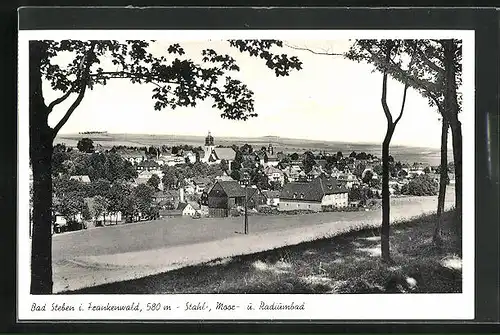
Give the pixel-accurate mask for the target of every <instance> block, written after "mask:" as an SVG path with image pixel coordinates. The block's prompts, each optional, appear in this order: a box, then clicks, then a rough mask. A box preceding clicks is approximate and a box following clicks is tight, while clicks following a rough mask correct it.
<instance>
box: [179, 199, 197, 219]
mask: <svg viewBox="0 0 500 335" xmlns="http://www.w3.org/2000/svg"><path fill="white" fill-rule="evenodd" d="M177 210H178V211H181V213H182V216H194V215H195V214H196V209H194V208H193V206H192V205H191V204H190V203H186V202H180V203H179V204H178V205H177Z"/></svg>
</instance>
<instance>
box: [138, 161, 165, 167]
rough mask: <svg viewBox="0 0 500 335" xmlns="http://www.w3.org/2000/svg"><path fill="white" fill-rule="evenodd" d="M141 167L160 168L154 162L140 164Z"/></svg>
mask: <svg viewBox="0 0 500 335" xmlns="http://www.w3.org/2000/svg"><path fill="white" fill-rule="evenodd" d="M139 166H144V167H158V166H160V165H159V164H158V163H156V162H155V161H153V160H147V161H143V162H140V163H139Z"/></svg>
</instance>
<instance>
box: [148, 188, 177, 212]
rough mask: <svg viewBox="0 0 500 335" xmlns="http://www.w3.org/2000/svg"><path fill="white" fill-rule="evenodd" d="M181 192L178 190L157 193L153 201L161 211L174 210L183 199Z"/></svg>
mask: <svg viewBox="0 0 500 335" xmlns="http://www.w3.org/2000/svg"><path fill="white" fill-rule="evenodd" d="M180 193H181V192H180V191H177V190H166V191H163V192H161V191H160V192H156V193H155V194H154V195H153V200H154V201H155V202H156V203H157V204H158V206H159V207H160V208H161V209H174V208H176V207H177V206H178V204H179V202H180V199H181V194H180Z"/></svg>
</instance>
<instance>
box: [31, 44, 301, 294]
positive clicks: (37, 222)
mask: <svg viewBox="0 0 500 335" xmlns="http://www.w3.org/2000/svg"><path fill="white" fill-rule="evenodd" d="M152 43H158V42H155V41H142V40H129V41H115V40H101V41H98V40H92V41H83V40H62V41H53V40H33V41H30V42H29V98H30V103H29V118H30V132H29V133H30V160H31V164H32V168H33V199H34V201H33V238H32V252H31V255H32V256H31V293H32V294H48V293H51V292H52V243H51V241H52V234H51V221H52V215H51V207H52V171H51V169H52V168H51V165H52V164H51V163H52V162H51V159H52V150H53V143H54V138H55V137H56V135H57V134H58V132H59V131H60V130H61V128H62V127H63V126H64V125H65V124H66V122H67V121H68V120H69V119H70V117H71V115H72V114H73V112H74V111H75V110H76V109H77V108H78V106H79V105H80V103H81V102H82V100H83V99H84V97H85V95H86V92H87V90H89V89H93V88H94V87H95V86H96V85H106V84H107V83H108V82H109V81H110V80H118V79H122V80H123V79H124V80H129V81H130V82H132V83H136V84H147V85H149V86H151V87H152V91H153V95H152V98H153V101H154V108H155V109H157V110H160V109H164V108H170V109H175V108H177V107H186V106H191V107H193V106H196V105H197V103H198V102H200V101H203V100H207V99H210V100H212V101H213V108H217V109H219V110H220V111H221V117H222V118H228V119H236V120H247V119H248V118H250V117H255V116H257V113H255V111H254V103H253V92H252V91H251V90H250V89H249V88H248V87H247V86H246V85H245V84H244V83H242V82H241V81H239V80H236V79H233V78H232V77H231V73H232V72H236V71H239V67H238V65H237V64H236V61H235V59H234V58H233V57H231V56H230V55H225V54H218V53H217V52H216V51H215V50H213V49H204V50H202V51H201V53H202V56H203V59H202V62H200V63H199V64H198V63H195V62H193V61H192V60H191V59H189V58H188V57H186V56H185V51H184V49H183V48H182V47H181V45H179V44H177V43H174V44H171V45H169V46H166V47H165V48H164V52H163V53H162V55H155V54H154V53H153V52H152V51H151V48H150V46H151V44H152ZM229 45H230V46H231V47H234V48H236V49H238V50H239V51H240V52H243V53H247V54H249V55H250V56H253V57H260V58H262V59H263V60H264V61H265V64H266V66H267V67H269V68H270V69H272V70H274V72H275V74H276V76H287V75H289V73H290V72H291V71H292V70H294V69H295V70H299V69H300V68H301V62H300V61H299V59H298V58H297V57H288V56H287V55H285V54H280V55H277V54H273V52H272V49H273V48H279V47H281V46H282V45H283V44H282V42H281V41H276V40H231V41H229ZM61 54H64V55H65V56H68V58H70V60H69V62H67V63H65V64H60V63H58V58H59V61H61V57H57V56H60V55H61ZM63 58H65V57H63ZM109 61H110V62H111V63H112V66H105V64H106V62H109ZM43 80H45V81H47V82H48V83H49V84H50V86H51V88H52V90H55V91H60V92H62V94H61V96H60V97H59V98H57V99H55V100H53V101H52V102H50V103H46V101H45V99H44V94H43V89H42V87H43V85H42V84H43ZM68 99H73V102H72V103H71V105H70V107H69V108H68V109H67V110H66V111H65V112H64V115H63V117H62V118H61V119H60V120H59V121H58V122H57V124H56V125H55V126H54V127H50V126H49V123H48V119H49V115H50V114H51V113H52V112H53V111H54V109H55V108H56V107H60V104H61V103H62V102H64V101H67V100H68Z"/></svg>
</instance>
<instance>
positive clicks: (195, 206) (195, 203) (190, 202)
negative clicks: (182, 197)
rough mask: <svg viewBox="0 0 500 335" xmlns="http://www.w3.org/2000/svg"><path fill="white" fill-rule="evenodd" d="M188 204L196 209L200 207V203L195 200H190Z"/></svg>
mask: <svg viewBox="0 0 500 335" xmlns="http://www.w3.org/2000/svg"><path fill="white" fill-rule="evenodd" d="M188 204H190V205H191V207H193V208H194V209H195V210H199V209H200V205H199V204H198V203H197V202H195V201H188Z"/></svg>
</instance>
